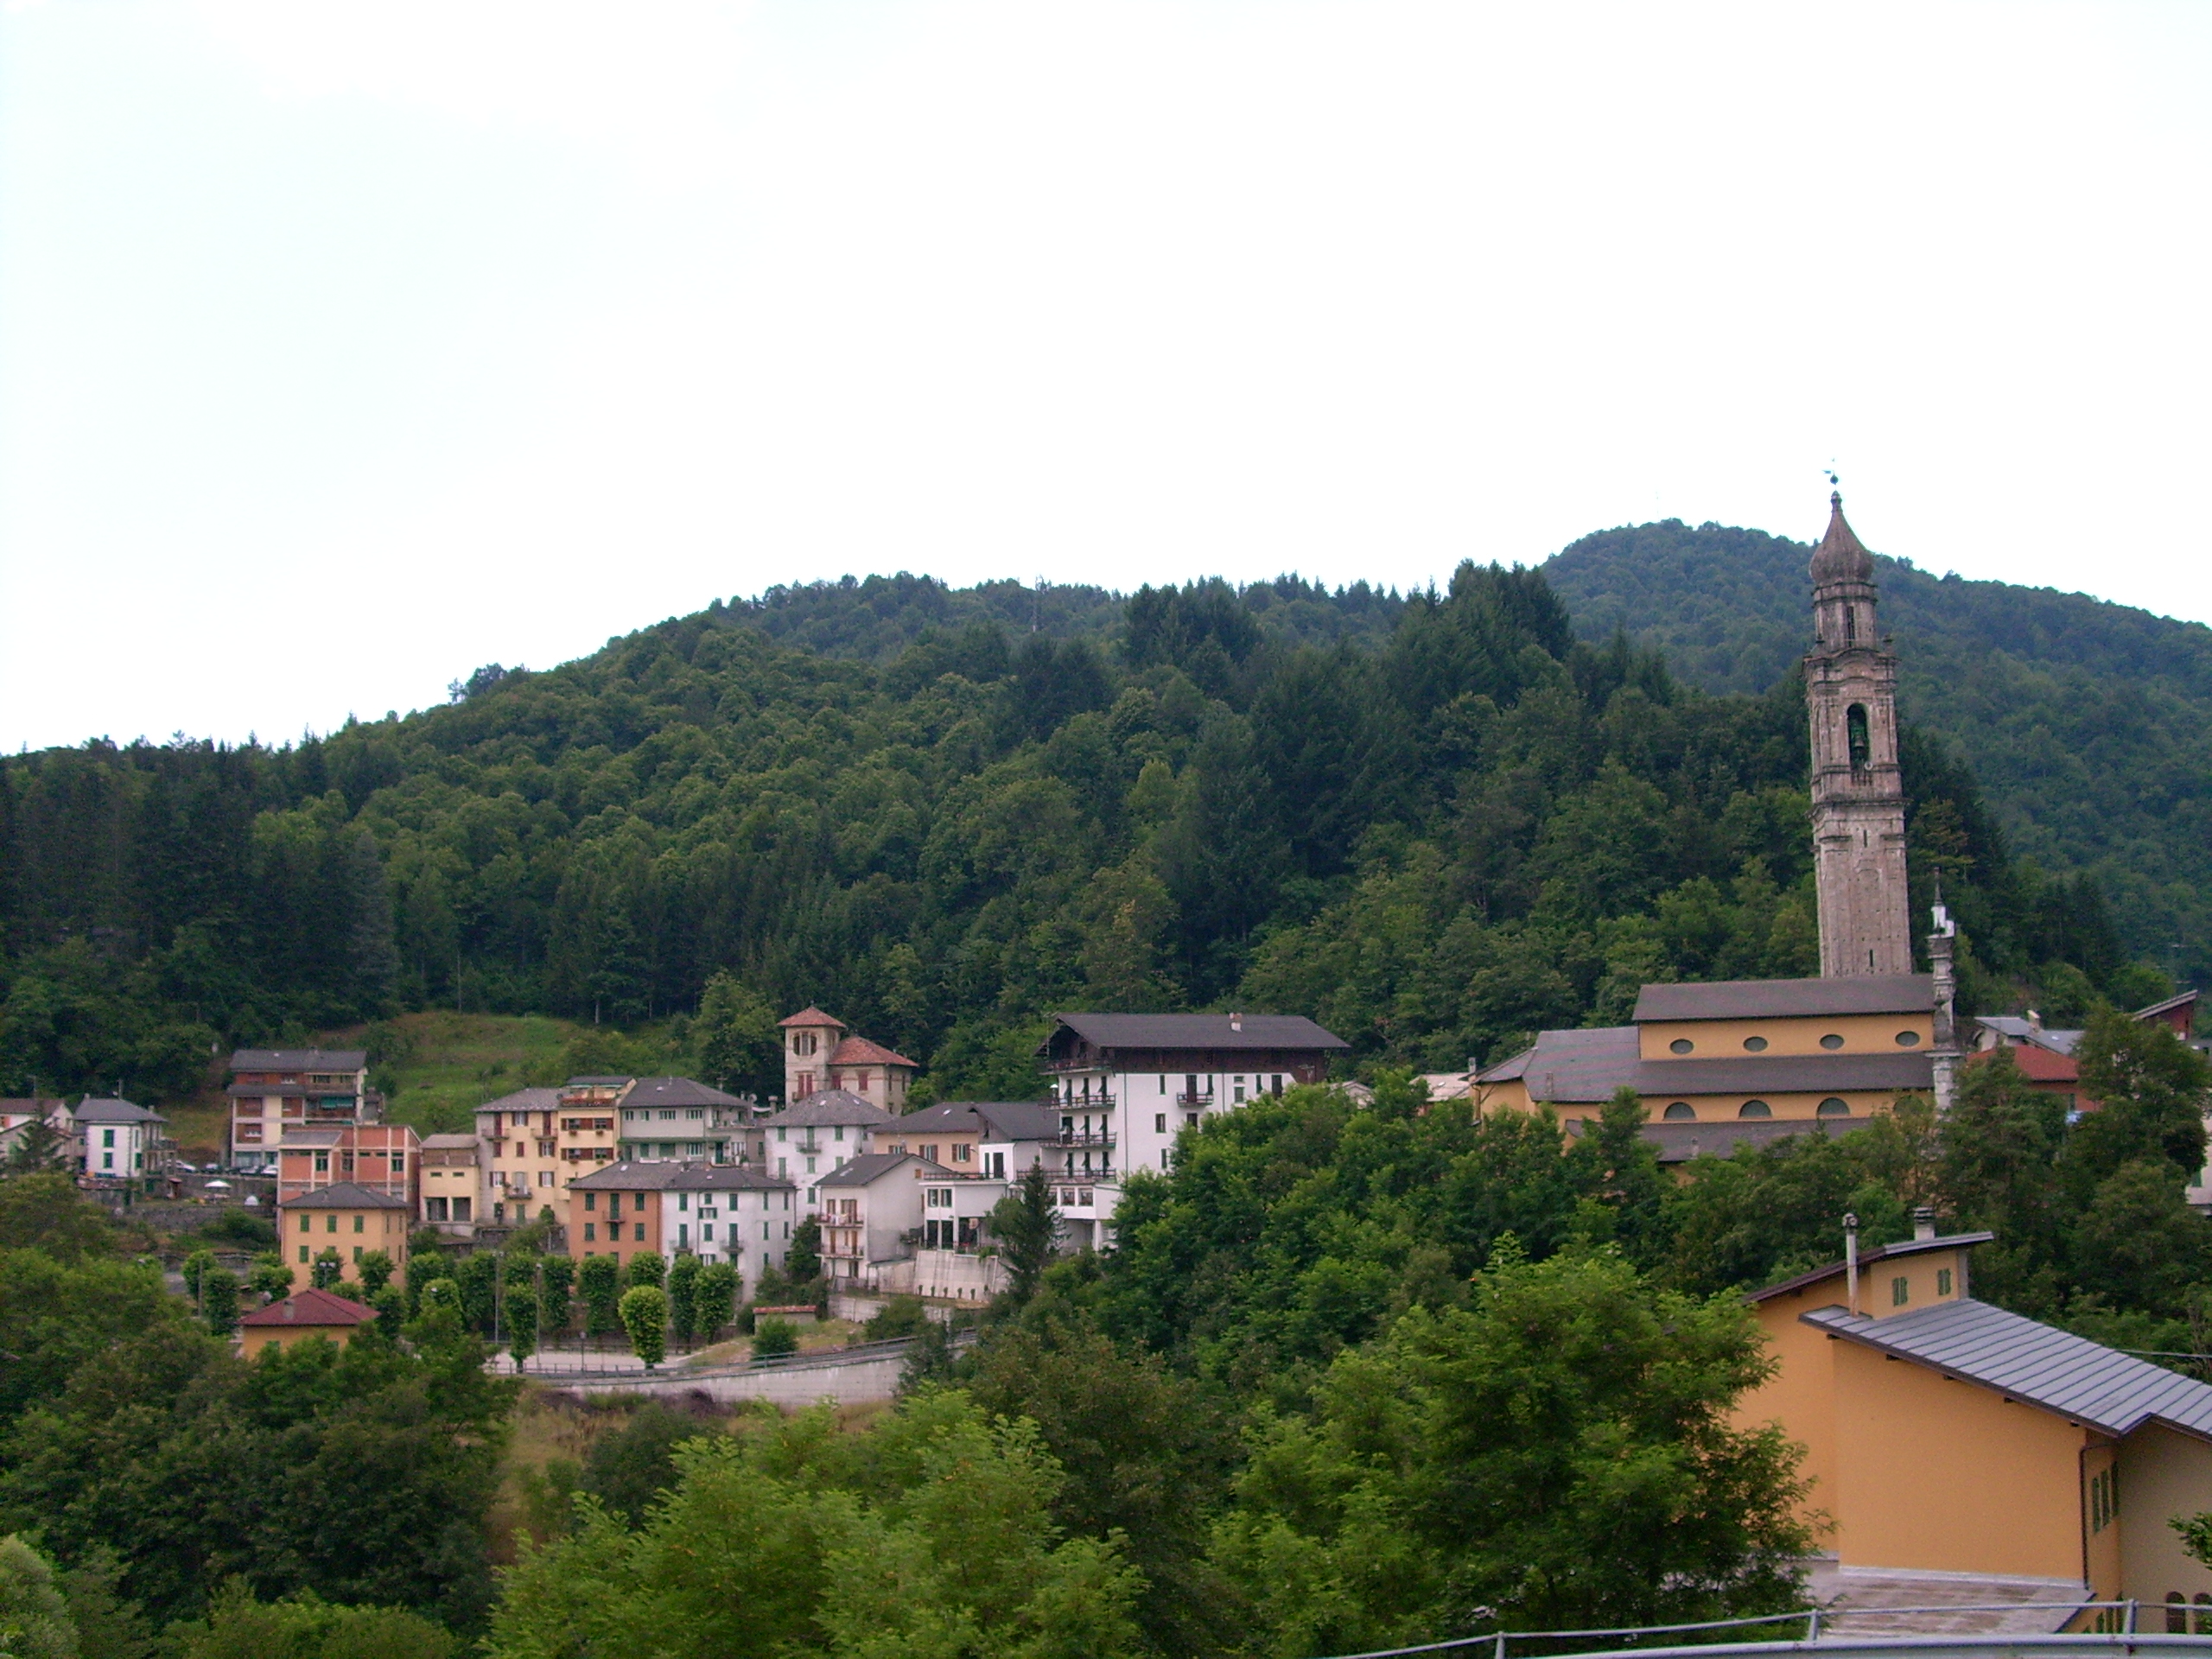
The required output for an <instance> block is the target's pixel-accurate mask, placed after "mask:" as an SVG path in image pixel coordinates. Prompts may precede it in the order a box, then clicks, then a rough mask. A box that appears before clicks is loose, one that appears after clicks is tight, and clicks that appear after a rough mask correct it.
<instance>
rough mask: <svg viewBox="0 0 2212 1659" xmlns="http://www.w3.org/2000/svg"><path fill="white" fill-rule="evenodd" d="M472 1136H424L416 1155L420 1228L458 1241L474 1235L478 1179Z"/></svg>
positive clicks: (476, 1145)
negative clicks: (457, 1238) (437, 1232)
mask: <svg viewBox="0 0 2212 1659" xmlns="http://www.w3.org/2000/svg"><path fill="white" fill-rule="evenodd" d="M477 1148H478V1142H477V1139H476V1137H475V1136H474V1135H424V1136H423V1147H422V1150H421V1151H420V1152H419V1153H418V1154H416V1166H417V1167H418V1168H419V1169H420V1171H421V1175H422V1179H421V1182H420V1190H421V1193H422V1210H421V1211H420V1213H421V1216H422V1218H423V1224H424V1225H426V1226H430V1227H435V1228H436V1229H437V1230H439V1231H440V1232H442V1233H451V1234H454V1235H455V1236H459V1237H461V1238H467V1237H471V1236H474V1233H475V1231H476V1215H477V1205H478V1204H479V1202H480V1197H479V1193H478V1190H477V1188H478V1184H479V1182H480V1180H481V1179H482V1175H481V1170H480V1165H479V1163H478V1160H477Z"/></svg>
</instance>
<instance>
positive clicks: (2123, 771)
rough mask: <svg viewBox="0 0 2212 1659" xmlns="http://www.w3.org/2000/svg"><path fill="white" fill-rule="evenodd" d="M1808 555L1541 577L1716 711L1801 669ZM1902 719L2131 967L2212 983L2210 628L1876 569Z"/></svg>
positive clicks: (1589, 564)
mask: <svg viewBox="0 0 2212 1659" xmlns="http://www.w3.org/2000/svg"><path fill="white" fill-rule="evenodd" d="M1809 553H1810V550H1809V549H1808V548H1805V547H1802V546H1800V545H1798V544H1797V543H1795V542H1788V541H1783V540H1781V539H1779V538H1777V537H1772V536H1767V535H1764V534H1762V533H1760V532H1759V531H1749V530H1730V529H1724V528H1723V527H1721V526H1719V525H1717V524H1700V525H1699V526H1698V527H1697V528H1696V529H1694V530H1693V529H1691V528H1690V527H1688V525H1686V524H1681V523H1679V522H1676V521H1669V522H1668V523H1665V524H1641V525H1637V526H1636V527H1634V528H1631V529H1625V530H1612V531H1604V532H1602V533H1600V534H1599V535H1595V536H1587V537H1584V538H1583V539H1582V540H1580V541H1579V542H1577V543H1574V545H1573V546H1572V547H1570V548H1567V550H1565V551H1563V552H1561V553H1560V554H1559V555H1558V556H1556V557H1555V558H1554V559H1552V560H1551V561H1550V562H1549V563H1547V564H1546V565H1545V566H1544V567H1543V568H1544V573H1545V575H1547V576H1548V577H1549V578H1550V581H1551V583H1552V585H1553V587H1554V588H1555V589H1557V591H1558V592H1559V594H1560V597H1561V598H1562V599H1564V600H1565V601H1567V605H1568V607H1569V608H1570V609H1571V610H1572V611H1573V613H1574V621H1575V628H1576V632H1578V633H1579V634H1580V636H1581V637H1582V638H1583V639H1589V640H1593V641H1602V640H1605V639H1610V638H1611V636H1612V634H1613V632H1614V631H1615V630H1616V629H1625V630H1627V632H1628V634H1629V636H1630V639H1633V640H1634V641H1636V643H1637V644H1638V645H1642V646H1644V647H1645V648H1647V649H1658V650H1661V651H1663V652H1665V653H1666V657H1667V661H1668V663H1669V666H1671V667H1672V668H1673V669H1674V671H1675V673H1676V674H1678V675H1680V676H1681V677H1682V678H1683V679H1685V680H1688V681H1689V682H1690V683H1693V684H1694V685H1697V686H1700V687H1701V688H1702V689H1704V690H1707V691H1714V692H1726V691H1736V692H1744V693H1748V694H1752V695H1757V694H1758V693H1761V692H1764V691H1765V690H1768V689H1770V687H1773V686H1775V685H1777V684H1779V683H1782V681H1783V679H1784V678H1786V677H1788V676H1789V672H1790V671H1791V670H1792V669H1793V668H1794V667H1795V666H1796V662H1797V660H1798V658H1800V657H1801V656H1802V655H1803V653H1804V650H1805V646H1806V643H1807V632H1808V620H1807V612H1806V606H1805V563H1806V560H1807V558H1808V556H1809ZM1876 557H1877V565H1878V573H1877V580H1878V582H1879V583H1880V588H1881V605H1882V619H1883V623H1884V626H1885V627H1886V628H1888V629H1889V630H1890V631H1891V632H1893V633H1894V634H1895V636H1896V639H1897V652H1898V654H1899V656H1900V657H1901V658H1902V659H1903V660H1902V663H1901V665H1900V667H1901V680H1902V683H1901V690H1900V701H1901V702H1902V705H1903V708H1904V715H1905V717H1906V718H1907V719H1908V720H1909V721H1913V722H1914V723H1916V724H1917V725H1918V726H1919V727H1921V728H1923V730H1924V731H1926V732H1928V733H1929V734H1933V735H1935V736H1937V737H1939V738H1940V739H1942V741H1944V742H1945V743H1946V744H1947V746H1948V747H1949V748H1950V749H1951V750H1952V751H1953V752H1954V753H1956V754H1958V755H1960V756H1961V757H1962V758H1963V759H1964V760H1966V761H1967V764H1968V765H1969V766H1972V768H1973V770H1974V774H1975V776H1976V777H1977V779H1979V780H1980V784H1981V786H1982V788H1983V789H1984V790H1985V791H1986V793H1987V795H1988V798H1989V799H1990V800H1991V802H1992V803H1993V805H1994V807H1995V809H1996V813H1997V817H1998V820H1999V823H2002V824H2003V825H2004V827H2005V832H2006V834H2007V836H2009V837H2010V839H2011V841H2012V845H2013V847H2014V848H2015V849H2016V850H2017V851H2018V852H2019V853H2021V854H2022V855H2025V856H2028V857H2031V858H2033V859H2035V860H2037V861H2038V862H2039V863H2041V864H2043V865H2044V867H2046V868H2051V869H2067V870H2088V871H2092V872H2094V874H2095V875H2096V876H2097V879H2098V880H2099V881H2100V882H2101V884H2102V885H2103V887H2104V888H2105V889H2106V891H2107V893H2108V895H2109V896H2110V898H2111V899H2112V903H2113V919H2114V921H2115V923H2116V924H2117V925H2118V927H2119V930H2120V937H2121V939H2122V940H2123V942H2124V943H2125V944H2126V948H2127V949H2128V950H2131V951H2133V952H2135V953H2137V954H2139V955H2142V956H2145V957H2150V958H2152V959H2154V960H2156V961H2157V962H2158V963H2160V964H2161V965H2162V966H2164V967H2165V968H2166V969H2169V970H2170V971H2173V972H2177V973H2178V974H2180V975H2181V976H2183V977H2184V978H2186V979H2188V980H2190V981H2191V982H2194V983H2198V984H2202V983H2204V982H2206V980H2207V978H2208V976H2212V628H2206V627H2203V626H2201V625H2199V624H2196V623H2193V622H2176V621H2172V620H2169V619H2167V618H2164V617H2161V616H2154V615H2152V613H2149V612H2148V611H2140V610H2136V609H2133V608H2132V607H2128V606H2125V605H2111V604H2107V603H2106V602H2104V601H2101V600H2096V599H2091V598H2089V597H2088V596H2087V595H2085V594H2062V593H2057V592H2055V591H2053V590H2051V589H2050V588H2018V587H2014V586H2012V584H2010V583H2007V582H1967V581H1963V580H1961V578H1959V577H1957V576H1955V575H1951V576H1943V577H1940V578H1939V577H1936V576H1932V575H1929V574H1928V573H1927V572H1925V571H1923V570H1916V569H1914V568H1913V567H1912V566H1910V564H1906V563H1901V562H1900V561H1897V560H1895V559H1888V558H1883V557H1881V556H1879V555H1877V556H1876Z"/></svg>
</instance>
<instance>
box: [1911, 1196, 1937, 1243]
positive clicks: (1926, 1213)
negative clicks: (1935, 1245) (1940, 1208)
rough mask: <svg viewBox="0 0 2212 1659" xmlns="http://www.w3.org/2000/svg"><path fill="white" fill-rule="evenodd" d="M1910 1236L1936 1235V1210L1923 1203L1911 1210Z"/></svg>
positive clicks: (1926, 1236)
mask: <svg viewBox="0 0 2212 1659" xmlns="http://www.w3.org/2000/svg"><path fill="white" fill-rule="evenodd" d="M1912 1236H1914V1237H1915V1238H1933V1237H1935V1236H1936V1212H1935V1211H1933V1210H1931V1209H1929V1207H1928V1206H1927V1205H1924V1204H1923V1205H1921V1206H1920V1207H1919V1208H1918V1209H1917V1210H1916V1211H1913V1212H1912Z"/></svg>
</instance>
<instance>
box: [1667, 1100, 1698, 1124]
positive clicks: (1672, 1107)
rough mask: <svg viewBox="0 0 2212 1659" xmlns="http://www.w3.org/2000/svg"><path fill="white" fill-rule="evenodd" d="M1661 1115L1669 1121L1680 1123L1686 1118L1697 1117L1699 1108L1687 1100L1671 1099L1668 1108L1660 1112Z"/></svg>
mask: <svg viewBox="0 0 2212 1659" xmlns="http://www.w3.org/2000/svg"><path fill="white" fill-rule="evenodd" d="M1659 1116H1662V1117H1663V1118H1665V1119H1666V1120H1667V1122H1669V1123H1679V1122H1681V1121H1682V1120H1683V1119H1684V1118H1691V1117H1695V1116H1697V1109H1696V1108H1695V1107H1694V1106H1692V1105H1691V1104H1690V1103H1689V1102H1688V1101H1687V1100H1670V1101H1669V1102H1668V1103H1667V1109H1666V1110H1665V1111H1663V1112H1662V1113H1660V1114H1659Z"/></svg>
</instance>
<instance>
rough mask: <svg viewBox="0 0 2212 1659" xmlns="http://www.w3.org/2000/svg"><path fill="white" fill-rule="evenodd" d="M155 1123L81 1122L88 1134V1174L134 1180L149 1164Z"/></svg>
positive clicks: (86, 1148) (86, 1135) (86, 1136)
mask: <svg viewBox="0 0 2212 1659" xmlns="http://www.w3.org/2000/svg"><path fill="white" fill-rule="evenodd" d="M156 1128H157V1126H156V1125H155V1124H152V1123H80V1124H79V1125H78V1129H79V1133H81V1134H82V1135H84V1137H85V1173H86V1174H87V1175H106V1176H111V1177H115V1178H117V1179H124V1180H129V1179H136V1178H137V1177H139V1176H142V1175H143V1174H144V1173H146V1171H147V1168H148V1167H149V1162H150V1159H149V1154H150V1152H151V1150H152V1147H153V1135H154V1133H155V1131H156Z"/></svg>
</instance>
